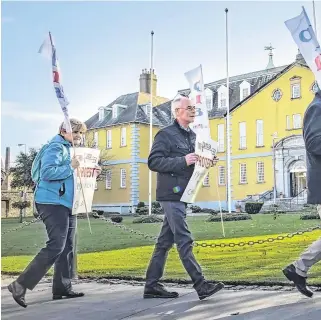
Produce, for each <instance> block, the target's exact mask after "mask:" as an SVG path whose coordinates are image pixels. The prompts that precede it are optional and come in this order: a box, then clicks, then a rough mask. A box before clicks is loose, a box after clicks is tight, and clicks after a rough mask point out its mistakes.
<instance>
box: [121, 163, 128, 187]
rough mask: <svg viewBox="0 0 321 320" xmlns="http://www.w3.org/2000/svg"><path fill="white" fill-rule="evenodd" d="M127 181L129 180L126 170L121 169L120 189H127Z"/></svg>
mask: <svg viewBox="0 0 321 320" xmlns="http://www.w3.org/2000/svg"><path fill="white" fill-rule="evenodd" d="M126 179H127V173H126V169H124V168H122V169H120V188H121V189H125V188H126Z"/></svg>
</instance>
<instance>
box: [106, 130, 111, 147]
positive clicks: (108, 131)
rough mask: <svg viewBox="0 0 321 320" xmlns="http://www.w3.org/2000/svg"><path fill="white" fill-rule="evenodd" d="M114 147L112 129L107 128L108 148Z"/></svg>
mask: <svg viewBox="0 0 321 320" xmlns="http://www.w3.org/2000/svg"><path fill="white" fill-rule="evenodd" d="M111 148H112V130H110V129H109V130H107V132H106V149H111Z"/></svg>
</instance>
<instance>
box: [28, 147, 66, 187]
mask: <svg viewBox="0 0 321 320" xmlns="http://www.w3.org/2000/svg"><path fill="white" fill-rule="evenodd" d="M52 143H57V142H51V143H50V142H49V143H46V144H45V145H44V146H42V148H41V149H40V150H39V152H38V153H37V155H36V157H35V159H34V160H33V162H32V166H31V179H32V181H33V182H34V184H35V185H34V188H36V187H37V184H38V182H39V180H40V167H41V159H42V157H43V154H44V153H45V151H46V150H47V148H48V147H49V145H50V144H52ZM62 146H63V148H62V150H63V155H62V157H63V159H64V160H66V159H67V158H68V151H67V148H66V147H65V146H64V145H63V144H62Z"/></svg>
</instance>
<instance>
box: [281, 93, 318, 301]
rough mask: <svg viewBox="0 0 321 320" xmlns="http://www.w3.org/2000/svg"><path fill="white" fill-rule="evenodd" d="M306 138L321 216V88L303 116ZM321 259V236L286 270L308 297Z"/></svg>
mask: <svg viewBox="0 0 321 320" xmlns="http://www.w3.org/2000/svg"><path fill="white" fill-rule="evenodd" d="M303 138H304V142H305V148H306V164H307V185H308V199H307V202H308V203H310V204H317V210H318V213H319V215H320V219H321V192H320V190H321V189H320V186H321V91H320V89H319V90H318V91H317V93H316V95H315V98H314V100H313V101H312V103H311V104H310V106H309V107H308V109H307V110H306V112H305V115H304V119H303ZM320 260H321V237H320V238H319V239H318V240H316V241H315V242H313V243H312V244H311V245H310V247H308V249H307V250H306V251H304V252H303V253H302V254H301V256H300V258H299V259H298V260H296V261H295V262H293V263H292V264H290V265H288V266H287V267H286V268H284V269H283V273H284V275H285V276H286V277H287V278H288V279H289V280H290V281H292V282H293V283H294V284H295V286H296V287H297V289H298V290H299V291H300V292H301V293H302V294H304V295H305V296H307V297H310V298H311V297H312V296H313V292H312V291H311V290H310V289H309V288H308V287H307V284H306V280H307V275H308V271H309V270H310V268H311V267H312V266H313V265H314V264H316V263H317V262H318V261H320Z"/></svg>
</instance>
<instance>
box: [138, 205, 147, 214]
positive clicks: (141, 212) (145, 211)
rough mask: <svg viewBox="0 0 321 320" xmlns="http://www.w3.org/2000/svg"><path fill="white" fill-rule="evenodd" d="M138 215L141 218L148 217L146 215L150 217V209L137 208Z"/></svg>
mask: <svg viewBox="0 0 321 320" xmlns="http://www.w3.org/2000/svg"><path fill="white" fill-rule="evenodd" d="M136 213H138V214H139V215H140V216H146V215H148V208H147V207H137V209H136Z"/></svg>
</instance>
